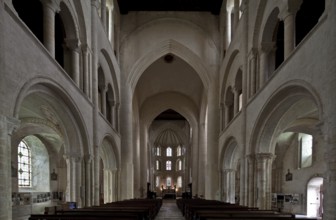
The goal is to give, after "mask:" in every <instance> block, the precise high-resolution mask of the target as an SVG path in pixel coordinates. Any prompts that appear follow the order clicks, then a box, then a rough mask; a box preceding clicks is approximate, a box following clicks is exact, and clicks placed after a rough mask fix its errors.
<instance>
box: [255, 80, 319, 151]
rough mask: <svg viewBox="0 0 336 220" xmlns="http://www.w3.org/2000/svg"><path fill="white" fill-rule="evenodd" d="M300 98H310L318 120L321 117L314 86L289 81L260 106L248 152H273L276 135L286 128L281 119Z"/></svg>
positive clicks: (298, 81)
mask: <svg viewBox="0 0 336 220" xmlns="http://www.w3.org/2000/svg"><path fill="white" fill-rule="evenodd" d="M302 99H305V100H310V101H311V102H312V103H313V104H314V105H315V107H316V111H317V113H316V114H317V115H316V117H317V118H318V120H319V121H321V120H322V119H323V117H322V115H323V108H322V104H321V101H320V98H319V97H318V95H317V93H316V92H315V90H314V88H312V86H311V85H310V84H308V83H307V82H305V81H301V80H293V81H289V82H288V83H285V84H283V85H282V86H280V88H279V89H277V90H276V91H275V92H274V93H273V94H272V95H271V96H270V98H269V99H268V100H267V101H266V104H265V105H264V107H263V108H262V110H261V112H260V114H259V116H258V118H257V122H256V123H255V125H254V127H253V130H252V136H251V137H252V138H251V141H250V145H249V147H250V152H252V153H256V154H257V153H274V149H275V146H273V145H274V140H275V138H276V135H277V134H279V132H283V131H284V129H286V128H288V127H285V126H284V125H281V119H282V118H283V117H286V113H288V109H289V108H290V107H292V106H294V104H295V103H297V102H298V101H300V100H302ZM287 115H288V114H287ZM287 121H288V120H287ZM272 144H273V145H272Z"/></svg>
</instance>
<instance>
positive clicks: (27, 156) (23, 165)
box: [18, 141, 31, 187]
mask: <svg viewBox="0 0 336 220" xmlns="http://www.w3.org/2000/svg"><path fill="white" fill-rule="evenodd" d="M18 181H19V187H30V186H31V151H30V148H29V147H28V145H27V144H26V143H25V142H23V141H21V142H20V144H19V146H18Z"/></svg>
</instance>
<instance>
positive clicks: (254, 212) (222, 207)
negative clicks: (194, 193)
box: [176, 199, 296, 220]
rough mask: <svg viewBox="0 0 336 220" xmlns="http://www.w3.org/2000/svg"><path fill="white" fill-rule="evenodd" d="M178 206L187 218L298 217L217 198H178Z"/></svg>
mask: <svg viewBox="0 0 336 220" xmlns="http://www.w3.org/2000/svg"><path fill="white" fill-rule="evenodd" d="M176 204H177V206H178V208H179V209H180V210H181V212H182V214H183V215H184V217H185V219H186V220H218V219H223V220H224V219H225V220H227V219H231V220H238V219H240V220H243V219H244V220H249V219H261V220H266V219H274V220H280V219H281V220H288V219H296V217H295V215H294V214H291V213H280V212H277V211H273V210H259V209H258V208H253V207H252V208H251V207H247V206H241V205H237V204H230V203H225V202H221V201H216V200H205V199H178V200H176Z"/></svg>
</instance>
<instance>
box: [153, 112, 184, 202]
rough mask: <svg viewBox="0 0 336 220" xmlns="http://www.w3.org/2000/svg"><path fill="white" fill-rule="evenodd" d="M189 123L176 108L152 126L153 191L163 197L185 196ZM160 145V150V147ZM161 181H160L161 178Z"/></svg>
mask: <svg viewBox="0 0 336 220" xmlns="http://www.w3.org/2000/svg"><path fill="white" fill-rule="evenodd" d="M181 128H185V129H187V130H188V128H189V124H188V123H187V121H186V120H185V118H184V117H183V116H182V115H180V114H179V113H177V112H176V111H174V110H172V109H168V110H166V111H164V112H162V113H161V114H159V115H158V116H157V117H156V118H155V120H154V121H153V122H152V124H151V126H150V129H149V130H150V134H149V135H150V137H151V138H150V139H152V140H153V142H152V143H151V146H153V150H151V152H153V153H152V154H151V155H150V158H152V159H151V161H153V164H152V165H151V167H154V168H155V169H154V173H153V178H154V177H155V179H153V181H155V182H153V184H152V185H153V186H155V187H154V188H153V191H154V192H156V194H157V196H159V197H162V198H176V196H182V193H183V192H184V190H185V181H186V179H188V178H187V177H186V175H187V174H186V171H187V170H186V167H185V165H184V164H183V161H184V160H185V159H186V158H188V153H187V152H186V151H185V150H183V149H185V146H186V144H185V140H184V139H185V138H183V137H185V136H186V135H187V134H186V133H185V130H184V129H181ZM158 149H160V150H158ZM157 181H159V183H158V182H157Z"/></svg>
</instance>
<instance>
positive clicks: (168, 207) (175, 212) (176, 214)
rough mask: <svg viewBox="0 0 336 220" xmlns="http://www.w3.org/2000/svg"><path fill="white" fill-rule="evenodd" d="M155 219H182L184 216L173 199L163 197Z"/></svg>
mask: <svg viewBox="0 0 336 220" xmlns="http://www.w3.org/2000/svg"><path fill="white" fill-rule="evenodd" d="M155 220H184V217H183V216H182V213H181V211H180V210H179V209H178V208H177V205H176V200H175V199H165V200H162V206H161V208H160V211H159V213H158V214H157V216H156V218H155Z"/></svg>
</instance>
